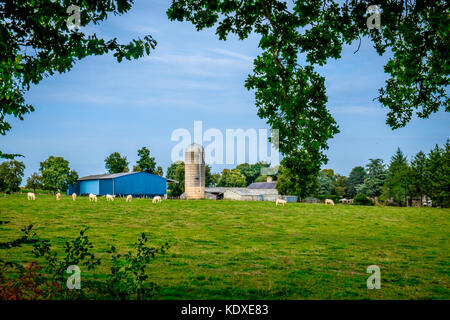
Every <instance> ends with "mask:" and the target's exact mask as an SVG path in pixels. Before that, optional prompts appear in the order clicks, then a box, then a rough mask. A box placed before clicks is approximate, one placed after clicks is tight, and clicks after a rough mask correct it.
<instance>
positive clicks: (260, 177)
mask: <svg viewBox="0 0 450 320" xmlns="http://www.w3.org/2000/svg"><path fill="white" fill-rule="evenodd" d="M269 177H270V176H266V175H262V176H259V177H258V178H256V179H255V182H266V181H267V178H269Z"/></svg>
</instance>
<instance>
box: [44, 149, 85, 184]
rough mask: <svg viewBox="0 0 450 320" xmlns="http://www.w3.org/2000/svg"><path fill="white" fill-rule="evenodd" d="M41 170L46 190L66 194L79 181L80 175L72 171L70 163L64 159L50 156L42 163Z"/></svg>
mask: <svg viewBox="0 0 450 320" xmlns="http://www.w3.org/2000/svg"><path fill="white" fill-rule="evenodd" d="M39 170H40V171H41V176H42V183H43V185H44V188H45V189H47V190H51V191H62V192H65V191H66V190H67V189H68V187H69V185H74V184H75V182H76V181H77V179H78V173H77V172H76V171H75V170H70V167H69V161H67V160H65V159H64V158H63V157H55V156H50V157H49V158H48V159H47V160H45V161H43V162H41V165H40V168H39Z"/></svg>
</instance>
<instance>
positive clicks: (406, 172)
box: [383, 148, 411, 205]
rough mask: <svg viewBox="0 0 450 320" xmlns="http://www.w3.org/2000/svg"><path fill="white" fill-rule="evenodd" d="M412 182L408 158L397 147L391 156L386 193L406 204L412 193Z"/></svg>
mask: <svg viewBox="0 0 450 320" xmlns="http://www.w3.org/2000/svg"><path fill="white" fill-rule="evenodd" d="M410 184H411V170H410V167H409V165H408V160H407V159H406V157H405V156H404V155H403V152H402V151H401V150H400V148H398V149H397V151H396V152H395V154H394V155H393V156H392V158H391V162H390V164H389V169H388V173H387V176H386V182H385V184H384V188H383V190H384V194H385V195H386V196H387V197H390V198H394V200H395V201H396V202H398V203H399V204H400V205H406V204H407V200H408V196H409V195H410V192H409V186H410Z"/></svg>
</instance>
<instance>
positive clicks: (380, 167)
mask: <svg viewBox="0 0 450 320" xmlns="http://www.w3.org/2000/svg"><path fill="white" fill-rule="evenodd" d="M369 161H370V162H369V164H368V165H367V166H366V172H367V174H366V177H365V178H364V183H363V184H361V185H359V186H357V187H356V189H357V192H358V193H361V194H364V195H366V196H369V197H373V198H377V197H379V196H380V195H381V193H382V190H383V185H384V182H385V180H386V175H387V171H386V167H385V165H384V163H383V160H382V159H369Z"/></svg>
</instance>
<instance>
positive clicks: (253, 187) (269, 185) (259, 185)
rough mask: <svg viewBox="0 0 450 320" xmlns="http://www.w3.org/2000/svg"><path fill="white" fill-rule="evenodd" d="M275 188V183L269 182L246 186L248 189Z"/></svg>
mask: <svg viewBox="0 0 450 320" xmlns="http://www.w3.org/2000/svg"><path fill="white" fill-rule="evenodd" d="M276 186H277V182H276V181H270V182H253V183H252V184H251V185H249V186H248V189H275V188H276Z"/></svg>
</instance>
